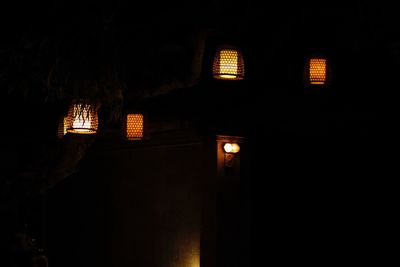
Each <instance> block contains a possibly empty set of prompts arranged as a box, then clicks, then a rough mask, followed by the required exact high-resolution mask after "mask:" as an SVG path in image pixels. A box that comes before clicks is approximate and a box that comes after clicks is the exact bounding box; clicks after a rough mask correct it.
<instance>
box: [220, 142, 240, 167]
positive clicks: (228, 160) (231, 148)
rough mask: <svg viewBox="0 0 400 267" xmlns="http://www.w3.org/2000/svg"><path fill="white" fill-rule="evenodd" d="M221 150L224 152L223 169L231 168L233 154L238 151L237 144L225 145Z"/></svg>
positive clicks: (233, 158)
mask: <svg viewBox="0 0 400 267" xmlns="http://www.w3.org/2000/svg"><path fill="white" fill-rule="evenodd" d="M223 148H224V151H225V159H224V161H225V167H232V166H233V164H234V160H235V154H236V153H238V152H239V151H240V146H239V144H237V143H225V144H224V146H223Z"/></svg>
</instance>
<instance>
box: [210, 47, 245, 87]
mask: <svg viewBox="0 0 400 267" xmlns="http://www.w3.org/2000/svg"><path fill="white" fill-rule="evenodd" d="M213 77H214V78H215V79H220V80H243V78H244V60H243V54H242V52H241V51H240V49H238V48H235V47H230V46H221V47H219V48H218V49H217V51H216V53H215V57H214V63H213Z"/></svg>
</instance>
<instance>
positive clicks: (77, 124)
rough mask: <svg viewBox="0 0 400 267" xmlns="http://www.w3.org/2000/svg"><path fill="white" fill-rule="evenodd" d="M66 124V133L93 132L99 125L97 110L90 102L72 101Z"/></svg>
mask: <svg viewBox="0 0 400 267" xmlns="http://www.w3.org/2000/svg"><path fill="white" fill-rule="evenodd" d="M66 124H67V132H68V133H76V134H95V133H96V132H97V128H98V125H99V121H98V114H97V111H96V110H95V109H94V108H93V106H92V105H90V104H83V103H79V102H78V103H72V105H71V106H70V108H69V111H68V115H67V119H66Z"/></svg>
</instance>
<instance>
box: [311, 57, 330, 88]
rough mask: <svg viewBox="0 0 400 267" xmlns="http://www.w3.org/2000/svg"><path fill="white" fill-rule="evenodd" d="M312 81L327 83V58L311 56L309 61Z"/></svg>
mask: <svg viewBox="0 0 400 267" xmlns="http://www.w3.org/2000/svg"><path fill="white" fill-rule="evenodd" d="M309 64H310V65H309V70H310V73H309V74H310V76H309V77H310V83H311V84H325V83H326V59H324V58H311V59H310V63H309Z"/></svg>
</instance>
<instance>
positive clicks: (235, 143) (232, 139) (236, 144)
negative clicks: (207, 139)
mask: <svg viewBox="0 0 400 267" xmlns="http://www.w3.org/2000/svg"><path fill="white" fill-rule="evenodd" d="M243 140H244V138H243V137H239V136H229V135H217V166H218V171H219V172H220V173H221V174H223V173H225V170H226V168H229V169H230V170H232V171H233V170H234V172H237V171H238V170H239V169H240V154H241V153H239V152H240V151H241V144H242V143H243ZM230 173H231V171H230Z"/></svg>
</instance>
